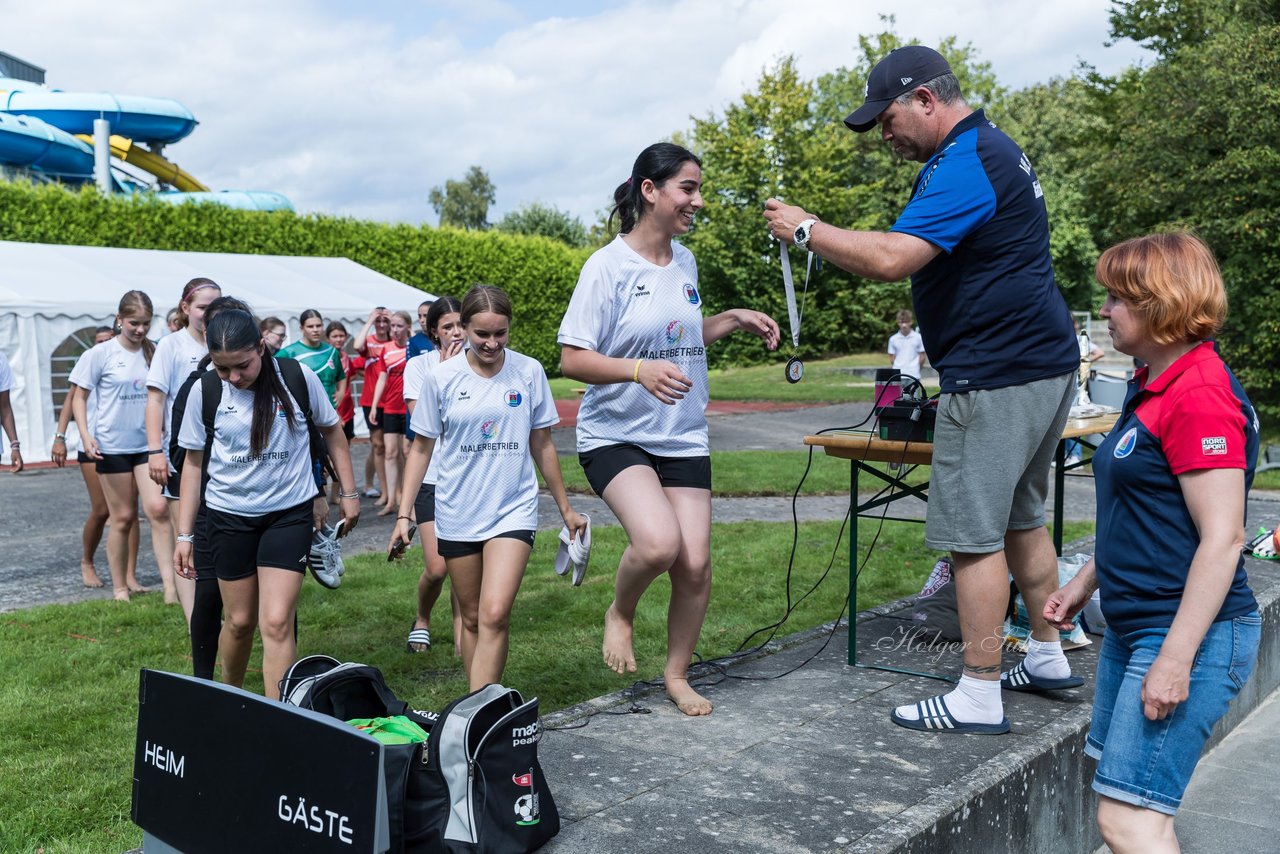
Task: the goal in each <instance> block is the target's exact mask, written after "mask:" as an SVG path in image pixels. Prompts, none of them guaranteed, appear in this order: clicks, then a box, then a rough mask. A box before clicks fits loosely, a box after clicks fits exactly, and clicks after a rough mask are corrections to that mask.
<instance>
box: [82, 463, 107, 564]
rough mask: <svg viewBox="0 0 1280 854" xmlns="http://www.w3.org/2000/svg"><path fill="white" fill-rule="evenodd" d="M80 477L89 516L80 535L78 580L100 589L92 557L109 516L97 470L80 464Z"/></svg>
mask: <svg viewBox="0 0 1280 854" xmlns="http://www.w3.org/2000/svg"><path fill="white" fill-rule="evenodd" d="M80 477H82V478H83V479H84V488H85V490H86V491H87V492H88V493H89V515H88V516H87V517H86V518H85V520H84V531H83V532H82V533H81V535H80V544H81V548H82V549H83V551H82V554H81V557H80V580H81V582H82V583H83V584H84V586H85V587H101V586H102V579H100V578H98V570H97V568H96V567H94V565H93V557H94V555H96V554H97V553H98V545H99V544H100V543H101V542H102V532H103V530H105V529H106V527H107V519H108V518H109V516H110V513H109V512H108V510H107V497H106V496H105V495H103V494H102V483H101V482H100V481H99V480H98V470H97V468H95V467H94V464H93V463H80Z"/></svg>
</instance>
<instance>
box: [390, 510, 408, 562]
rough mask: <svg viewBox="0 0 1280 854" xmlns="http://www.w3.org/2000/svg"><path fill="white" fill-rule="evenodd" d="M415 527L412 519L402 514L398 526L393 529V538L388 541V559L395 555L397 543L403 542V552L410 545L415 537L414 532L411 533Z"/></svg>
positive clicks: (401, 548)
mask: <svg viewBox="0 0 1280 854" xmlns="http://www.w3.org/2000/svg"><path fill="white" fill-rule="evenodd" d="M413 527H414V526H413V520H412V519H406V518H405V517H404V516H401V517H400V518H399V519H397V520H396V526H395V527H394V528H392V529H391V539H390V540H388V541H387V559H388V560H390V559H392V558H393V556H395V553H396V544H397V543H400V544H401V545H400V547H399V549H400V552H401V554H403V553H404V550H405V549H406V548H408V547H409V543H410V542H411V541H412V539H413V534H412V533H411V532H412V531H413Z"/></svg>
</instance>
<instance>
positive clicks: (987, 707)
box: [895, 675, 1004, 724]
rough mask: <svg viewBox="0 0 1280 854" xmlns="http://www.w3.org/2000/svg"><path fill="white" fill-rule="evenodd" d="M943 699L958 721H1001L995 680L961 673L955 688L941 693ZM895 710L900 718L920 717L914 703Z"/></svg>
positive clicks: (998, 683)
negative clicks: (976, 677) (946, 692)
mask: <svg viewBox="0 0 1280 854" xmlns="http://www.w3.org/2000/svg"><path fill="white" fill-rule="evenodd" d="M942 699H943V701H944V702H945V703H946V704H947V709H948V710H949V711H950V712H951V717H952V718H953V719H954V720H956V721H957V722H959V723H966V724H998V723H1000V721H1002V720H1004V702H1003V701H1002V700H1001V699H1000V681H999V680H998V679H975V678H973V677H972V676H963V675H962V676H961V677H960V682H959V683H958V684H957V685H956V689H955V690H954V691H952V692H951V693H950V694H944V695H943V696H942ZM895 711H896V712H897V713H898V716H899V717H901V718H905V719H906V720H909V721H914V720H919V719H920V713H919V712H918V711H917V710H916V704H915V703H912V704H910V705H907V706H898V708H897V709H896V710H895Z"/></svg>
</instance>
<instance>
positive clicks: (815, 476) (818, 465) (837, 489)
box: [560, 449, 929, 496]
mask: <svg viewBox="0 0 1280 854" xmlns="http://www.w3.org/2000/svg"><path fill="white" fill-rule="evenodd" d="M808 458H809V452H808V450H807V449H806V450H802V451H712V452H711V492H712V494H713V495H717V496H761V495H792V494H794V493H795V489H796V484H798V483H799V482H800V476H801V475H802V474H803V473H804V467H805V463H806V462H807V461H808ZM881 467H882V468H883V466H881ZM560 468H561V471H562V472H563V473H564V482H565V488H566V489H568V490H569V491H570V492H574V493H587V494H590V493H591V486H590V484H588V483H587V477H586V475H585V474H583V473H582V467H581V466H579V465H577V464H576V462H574V461H573V460H572V459H570V460H568V461H564V460H562V461H561V466H560ZM928 473H929V467H928V466H920V467H918V468H917V469H916V470H915V471H913V472H911V473H910V474H909V475H908V476H907V482H908V483H912V484H916V483H920V482H922V481H923V480H924V479H926V478H927V477H928ZM878 483H879V481H874V482H873V478H871V477H868V476H866V475H863V477H862V479H861V481H860V486H861V488H862V489H863V490H867V489H876V488H878V486H877V484H878ZM848 492H849V461H848V460H843V459H839V458H837V457H829V456H827V455H826V454H824V453H823V452H822V451H821V450H815V451H814V454H813V465H812V467H811V468H810V469H809V474H808V476H807V477H806V478H805V480H804V488H803V489H802V490H801V493H800V494H801V495H847V494H848Z"/></svg>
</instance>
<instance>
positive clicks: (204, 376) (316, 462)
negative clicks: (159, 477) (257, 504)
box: [169, 356, 337, 498]
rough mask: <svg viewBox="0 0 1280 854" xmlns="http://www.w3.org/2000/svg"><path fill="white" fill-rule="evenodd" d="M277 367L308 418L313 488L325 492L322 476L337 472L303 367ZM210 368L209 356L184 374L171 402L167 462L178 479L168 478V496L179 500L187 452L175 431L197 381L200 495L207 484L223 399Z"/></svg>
mask: <svg viewBox="0 0 1280 854" xmlns="http://www.w3.org/2000/svg"><path fill="white" fill-rule="evenodd" d="M276 364H278V365H279V366H280V374H281V376H282V377H283V378H284V384H285V388H287V389H288V390H289V394H291V395H292V396H293V399H294V400H295V401H297V403H298V406H299V407H300V408H301V409H302V413H303V415H305V416H306V419H307V436H308V438H309V439H310V442H311V463H312V465H313V467H314V468H315V477H316V487H317V488H318V489H320V490H323V489H324V485H325V477H326V476H327V477H330V478H336V477H337V472H336V471H335V470H334V467H333V460H332V459H331V458H330V457H329V446H328V444H327V443H326V442H325V440H324V434H322V433H321V432H320V428H319V427H317V426H316V425H315V422H313V421H312V420H311V394H310V391H309V390H308V388H307V381H306V379H305V377H303V375H302V366H301V365H299V364H298V362H297V361H296V360H295V359H285V358H280V357H276ZM208 366H209V357H208V356H205V357H204V358H203V359H201V360H200V364H198V365H196V367H195V370H193V371H192V372H191V373H190V374H188V375H187V378H186V379H185V380H183V382H182V386H181V387H180V388H179V389H178V395H177V397H175V398H174V400H173V417H172V419H171V420H170V423H169V462H170V464H171V465H172V466H173V469H174V471H175V472H177V473H178V476H177V477H171V478H169V494H170V495H172V496H173V497H175V498H177V497H178V492H179V484H180V483H181V481H182V466H183V463H185V462H186V458H187V449H186V448H183V447H182V446H180V445H179V444H178V431H179V430H181V429H182V419H183V418H184V417H185V416H186V413H187V396H188V394H189V393H190V391H191V387H192V386H193V385H195V384H196V383H197V382H199V383H200V399H201V405H202V410H201V415H202V416H203V420H204V432H205V437H204V469H203V477H202V478H201V481H200V483H201V490H200V491H201V492H203V491H204V486H205V485H207V484H208V482H209V473H208V466H209V451H210V450H211V449H212V447H213V420H214V417H215V416H216V415H217V412H218V402H219V401H220V400H221V399H222V380H221V378H220V377H219V376H218V374H217V372H216V371H210V370H207V368H208Z"/></svg>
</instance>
